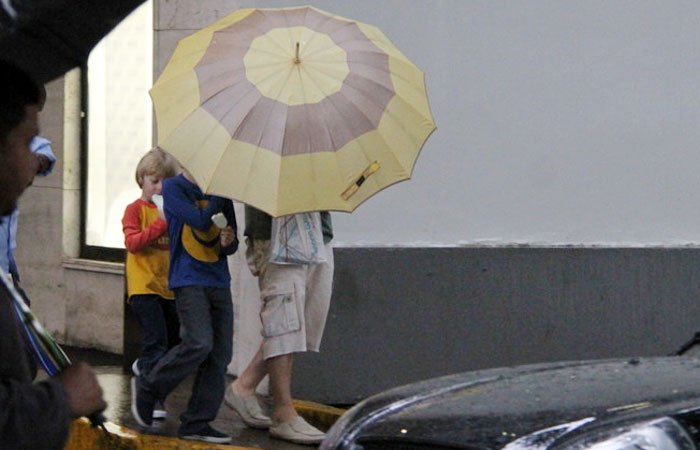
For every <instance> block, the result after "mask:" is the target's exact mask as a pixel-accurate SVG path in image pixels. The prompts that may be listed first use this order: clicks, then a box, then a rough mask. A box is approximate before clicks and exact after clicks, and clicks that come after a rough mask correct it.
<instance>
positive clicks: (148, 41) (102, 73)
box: [81, 0, 153, 260]
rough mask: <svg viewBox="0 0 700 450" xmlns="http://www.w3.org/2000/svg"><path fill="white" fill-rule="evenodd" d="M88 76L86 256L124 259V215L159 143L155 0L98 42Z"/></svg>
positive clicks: (85, 92)
mask: <svg viewBox="0 0 700 450" xmlns="http://www.w3.org/2000/svg"><path fill="white" fill-rule="evenodd" d="M82 77H83V79H82V87H83V89H82V92H83V101H82V104H83V108H84V109H83V111H84V115H83V126H82V130H83V137H82V141H83V142H82V148H83V156H84V158H83V161H84V167H83V170H82V173H83V174H84V175H83V186H82V188H83V189H82V191H83V192H84V193H85V195H84V196H83V207H82V211H83V220H82V238H81V241H82V246H81V256H82V257H85V258H90V259H107V260H123V255H124V252H123V250H122V249H123V248H124V237H123V234H122V227H121V219H122V215H123V214H124V209H125V208H126V206H127V205H128V204H129V203H131V202H132V201H134V200H135V199H137V198H138V197H139V196H140V195H141V190H140V189H139V187H138V185H137V184H136V182H135V180H134V171H135V169H136V164H137V163H138V161H139V159H140V158H141V156H142V155H143V154H144V153H145V152H146V151H148V150H149V149H150V148H151V147H152V142H153V141H152V104H151V100H150V97H149V96H148V90H149V89H150V87H151V86H152V84H153V4H152V0H149V1H147V2H145V3H144V4H143V5H141V6H140V7H139V8H138V9H136V10H135V11H134V12H133V13H132V14H131V15H130V16H129V17H127V18H126V19H125V20H124V21H123V22H121V23H120V24H119V25H118V26H117V28H115V29H114V30H113V31H112V32H111V33H110V34H109V35H108V36H106V37H105V38H104V39H103V40H102V41H101V42H100V43H99V44H98V45H97V46H96V47H95V49H94V50H93V51H92V53H91V54H90V57H89V59H88V64H87V68H86V69H85V68H84V70H83V71H82Z"/></svg>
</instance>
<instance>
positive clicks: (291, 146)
mask: <svg viewBox="0 0 700 450" xmlns="http://www.w3.org/2000/svg"><path fill="white" fill-rule="evenodd" d="M424 78H425V77H424V74H423V72H422V71H421V70H420V69H418V68H417V67H416V66H415V65H414V64H413V63H412V62H411V61H409V59H408V58H407V57H406V56H405V55H404V54H403V53H402V52H401V51H399V50H398V49H397V48H396V47H395V46H394V45H393V44H392V43H391V42H390V41H389V39H388V38H387V37H386V36H385V35H384V34H383V33H382V32H381V31H380V30H379V29H377V28H376V27H374V26H370V25H367V24H363V23H360V22H355V21H352V20H349V19H345V18H342V17H339V16H335V15H332V14H329V13H327V12H324V11H321V10H318V9H316V8H313V7H308V6H307V7H298V8H283V9H245V10H240V11H236V12H234V13H232V14H230V15H228V16H226V17H224V18H223V19H221V20H219V21H217V22H215V23H214V24H212V25H210V26H208V27H206V28H204V29H202V30H200V31H198V32H196V33H194V34H192V35H190V36H188V37H186V38H184V39H182V40H181V41H180V42H179V43H178V45H177V48H176V49H175V52H174V53H173V55H172V57H171V59H170V61H169V62H168V64H167V66H166V67H165V69H164V70H163V73H162V74H161V75H160V77H159V78H158V80H157V81H156V83H155V84H154V86H153V88H152V89H151V97H152V99H153V104H154V106H155V112H156V121H157V126H158V145H159V146H160V147H161V148H163V149H164V150H167V151H169V152H170V153H171V154H173V155H174V156H175V157H176V158H177V159H178V160H179V161H180V163H181V164H182V165H183V166H184V167H185V168H187V169H188V170H189V171H190V173H192V175H193V176H194V177H195V179H196V180H197V182H198V183H199V185H200V187H201V188H202V189H203V190H204V191H206V192H209V193H213V194H217V195H221V196H224V197H229V198H233V199H236V200H239V201H242V202H244V203H247V204H250V205H252V206H255V207H257V208H259V209H261V210H263V211H265V212H267V213H269V214H271V215H272V216H275V217H277V216H281V215H286V214H292V213H297V212H303V211H316V210H337V211H352V210H354V209H355V208H356V207H357V206H358V205H359V204H360V203H362V202H363V201H364V200H366V199H367V198H369V197H370V196H371V195H373V194H374V193H376V192H378V191H380V190H381V189H383V188H385V187H387V186H389V185H391V184H394V183H396V182H399V181H402V180H405V179H408V178H410V176H411V173H412V171H413V166H414V163H415V160H416V158H417V157H418V153H419V152H420V150H421V148H422V146H423V143H424V142H425V140H426V139H427V138H428V136H429V135H430V134H431V133H432V131H433V130H434V129H435V125H434V123H433V118H432V114H431V111H430V107H429V105H428V99H427V96H426V89H425V79H424Z"/></svg>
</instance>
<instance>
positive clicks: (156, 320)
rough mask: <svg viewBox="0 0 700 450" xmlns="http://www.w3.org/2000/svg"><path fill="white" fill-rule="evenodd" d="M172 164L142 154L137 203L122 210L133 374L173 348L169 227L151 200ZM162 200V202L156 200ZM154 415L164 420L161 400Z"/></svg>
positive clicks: (174, 168)
mask: <svg viewBox="0 0 700 450" xmlns="http://www.w3.org/2000/svg"><path fill="white" fill-rule="evenodd" d="M178 169H179V166H178V164H177V162H176V161H175V159H174V158H173V157H172V156H170V155H169V154H167V153H166V152H164V151H163V150H161V149H159V148H156V149H154V150H151V151H149V152H148V153H146V154H145V155H144V156H143V157H142V158H141V160H140V161H139V163H138V165H137V166H136V182H137V183H138V185H139V187H140V188H141V189H142V195H141V198H139V199H138V200H136V201H135V202H133V203H131V204H130V205H129V206H127V207H126V211H125V212H124V218H123V219H122V225H123V230H124V244H125V246H126V249H127V255H126V280H127V292H128V300H127V301H128V302H129V303H130V305H131V309H132V311H133V312H134V314H135V315H136V317H137V319H138V321H139V324H140V325H141V330H142V332H143V342H142V348H141V357H140V358H138V359H137V360H136V361H134V364H133V365H132V366H131V367H132V370H133V372H134V375H137V376H138V375H141V374H146V373H148V372H149V371H150V370H151V369H152V368H153V366H155V365H156V363H157V362H158V360H159V359H160V358H161V357H162V356H163V355H164V354H165V353H166V352H167V351H168V349H169V348H170V347H172V345H173V344H175V343H174V342H168V335H170V336H176V335H177V330H175V333H173V332H172V331H171V332H170V333H168V323H171V324H172V323H177V321H176V320H177V312H176V310H175V305H174V300H173V299H174V298H175V295H174V294H173V292H172V291H171V290H170V289H168V267H169V258H170V256H169V245H170V240H169V239H168V225H167V224H166V222H165V216H164V214H163V207H162V203H161V204H160V207H158V206H157V205H156V203H154V196H155V195H157V196H160V195H161V194H162V182H163V180H164V179H165V178H168V177H172V176H174V175H177V172H178ZM161 201H162V197H161ZM157 403H158V404H157V405H156V407H155V408H154V410H153V418H154V419H164V418H165V417H166V412H165V408H164V406H163V403H162V401H160V402H157Z"/></svg>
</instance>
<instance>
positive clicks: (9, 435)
mask: <svg viewBox="0 0 700 450" xmlns="http://www.w3.org/2000/svg"><path fill="white" fill-rule="evenodd" d="M0 74H2V80H3V83H2V84H0V215H3V216H6V215H7V214H10V213H11V212H12V211H13V210H14V209H15V208H16V207H17V200H18V198H19V197H20V195H21V194H22V192H23V191H24V189H25V188H26V187H27V186H28V185H29V184H30V183H31V181H32V179H33V178H34V175H36V171H37V169H36V156H35V155H34V154H33V153H32V152H31V150H30V148H29V145H30V142H31V141H32V138H34V136H36V135H37V134H38V132H39V122H38V113H39V90H38V87H37V85H36V83H34V81H33V80H32V79H31V78H30V77H29V76H28V75H27V74H26V73H24V72H23V71H21V70H20V69H18V68H16V67H15V66H14V65H12V64H9V63H7V62H4V61H0ZM0 270H2V269H0ZM3 272H4V271H3ZM21 333H22V330H21V329H20V325H19V323H18V320H17V315H16V312H15V310H14V307H13V303H12V298H11V294H10V291H9V290H8V288H7V287H6V286H5V285H4V283H0V448H3V449H15V448H18V449H19V448H23V449H24V448H31V449H61V448H63V446H64V444H65V442H66V440H67V439H68V433H69V429H70V421H71V419H73V418H77V417H81V416H89V415H91V414H93V413H96V412H100V411H102V410H104V409H105V408H106V406H107V404H106V403H105V401H104V399H103V398H102V389H101V388H100V385H99V383H98V382H97V377H96V376H95V373H94V371H93V370H92V369H91V368H90V366H88V365H87V364H84V363H78V364H75V365H73V366H71V367H69V368H68V369H66V370H64V371H63V372H62V373H61V374H60V375H59V376H58V377H56V378H53V379H49V380H47V381H43V382H41V383H33V382H32V377H31V374H30V370H29V363H28V357H27V352H26V351H24V350H25V344H24V342H23V340H22V335H21Z"/></svg>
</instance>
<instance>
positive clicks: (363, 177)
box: [340, 161, 380, 200]
mask: <svg viewBox="0 0 700 450" xmlns="http://www.w3.org/2000/svg"><path fill="white" fill-rule="evenodd" d="M379 167H380V166H379V163H378V162H377V161H374V162H373V163H372V164H370V165H369V166H367V168H366V169H365V170H364V171H363V172H362V173H361V174H360V176H359V177H357V180H355V182H354V183H352V184H351V185H350V186H348V188H347V189H345V191H344V192H343V193H342V194H340V196H341V197H342V198H343V200H348V199H349V198H350V197H352V196H353V195H354V194H355V192H357V190H358V189H360V186H362V183H364V182H365V181H366V180H367V178H369V176H370V175H372V174H373V173H375V172H376V171H378V170H379Z"/></svg>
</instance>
